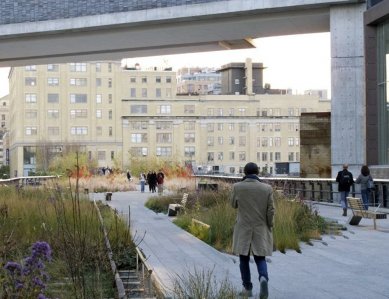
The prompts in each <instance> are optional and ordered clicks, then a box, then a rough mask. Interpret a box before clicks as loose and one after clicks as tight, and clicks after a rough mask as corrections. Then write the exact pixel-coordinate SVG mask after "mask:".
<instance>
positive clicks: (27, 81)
mask: <svg viewBox="0 0 389 299" xmlns="http://www.w3.org/2000/svg"><path fill="white" fill-rule="evenodd" d="M69 84H70V86H87V85H88V79H87V78H70V79H69ZM24 85H25V86H36V85H37V78H36V77H26V78H24ZM47 85H48V86H59V78H58V77H49V78H47ZM101 85H102V79H101V78H96V87H100V86H101ZM107 86H108V88H112V79H111V78H108V82H107Z"/></svg>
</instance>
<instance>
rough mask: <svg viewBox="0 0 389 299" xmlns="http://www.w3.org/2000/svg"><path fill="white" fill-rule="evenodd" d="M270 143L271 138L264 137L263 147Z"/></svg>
mask: <svg viewBox="0 0 389 299" xmlns="http://www.w3.org/2000/svg"><path fill="white" fill-rule="evenodd" d="M268 144H269V140H268V138H267V137H262V147H267V146H268Z"/></svg>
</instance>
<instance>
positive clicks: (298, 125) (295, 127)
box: [294, 124, 300, 132]
mask: <svg viewBox="0 0 389 299" xmlns="http://www.w3.org/2000/svg"><path fill="white" fill-rule="evenodd" d="M294 129H295V131H296V132H298V131H299V129H300V124H294Z"/></svg>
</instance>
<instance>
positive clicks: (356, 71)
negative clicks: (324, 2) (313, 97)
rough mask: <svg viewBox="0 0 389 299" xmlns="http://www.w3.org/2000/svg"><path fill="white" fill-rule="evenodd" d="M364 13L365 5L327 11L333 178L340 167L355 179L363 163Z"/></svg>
mask: <svg viewBox="0 0 389 299" xmlns="http://www.w3.org/2000/svg"><path fill="white" fill-rule="evenodd" d="M365 10H366V4H365V3H363V4H356V5H347V6H334V7H332V8H331V10H330V31H331V81H332V82H331V89H332V101H331V165H332V177H335V176H336V174H337V172H338V171H339V170H341V169H342V165H343V163H348V164H349V171H351V172H352V173H353V175H354V176H357V175H358V174H359V173H360V167H361V165H362V164H364V163H365V162H366V142H365V140H366V129H365V128H366V117H365V114H366V113H365V111H366V100H365V53H364V37H363V36H364V34H363V12H364V11H365Z"/></svg>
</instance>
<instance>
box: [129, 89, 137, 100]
mask: <svg viewBox="0 0 389 299" xmlns="http://www.w3.org/2000/svg"><path fill="white" fill-rule="evenodd" d="M130 97H131V98H136V88H134V87H131V89H130Z"/></svg>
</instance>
